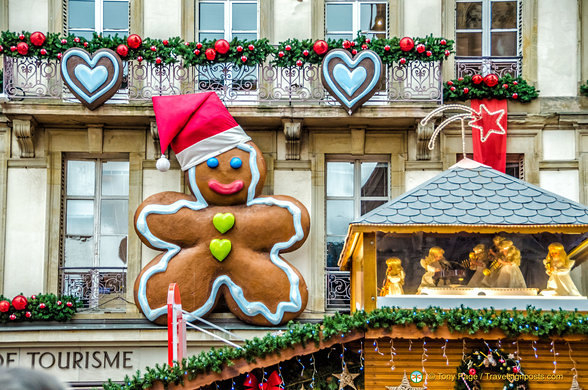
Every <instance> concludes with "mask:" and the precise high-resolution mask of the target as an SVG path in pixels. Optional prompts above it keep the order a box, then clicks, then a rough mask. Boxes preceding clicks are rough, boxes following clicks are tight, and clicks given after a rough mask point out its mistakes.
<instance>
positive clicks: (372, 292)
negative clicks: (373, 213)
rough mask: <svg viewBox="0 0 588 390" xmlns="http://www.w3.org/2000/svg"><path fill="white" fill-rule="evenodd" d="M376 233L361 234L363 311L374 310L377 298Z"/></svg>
mask: <svg viewBox="0 0 588 390" xmlns="http://www.w3.org/2000/svg"><path fill="white" fill-rule="evenodd" d="M376 254H377V251H376V232H366V233H363V299H364V304H363V309H364V310H365V311H372V310H374V309H375V308H376V299H377V297H378V287H377V286H378V284H377V283H378V282H377V276H378V275H377V264H376Z"/></svg>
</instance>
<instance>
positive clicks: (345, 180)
mask: <svg viewBox="0 0 588 390" xmlns="http://www.w3.org/2000/svg"><path fill="white" fill-rule="evenodd" d="M327 196H353V163H352V162H329V163H327Z"/></svg>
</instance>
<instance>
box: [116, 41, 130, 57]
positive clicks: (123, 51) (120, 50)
mask: <svg viewBox="0 0 588 390" xmlns="http://www.w3.org/2000/svg"><path fill="white" fill-rule="evenodd" d="M116 54H118V55H119V56H121V57H126V56H127V54H129V48H128V46H127V45H125V44H123V43H121V44H120V45H118V46H117V47H116Z"/></svg>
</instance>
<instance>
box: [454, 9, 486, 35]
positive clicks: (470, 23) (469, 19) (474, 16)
mask: <svg viewBox="0 0 588 390" xmlns="http://www.w3.org/2000/svg"><path fill="white" fill-rule="evenodd" d="M456 18H457V20H456V25H457V28H458V29H464V28H465V29H469V28H482V3H457V8H456Z"/></svg>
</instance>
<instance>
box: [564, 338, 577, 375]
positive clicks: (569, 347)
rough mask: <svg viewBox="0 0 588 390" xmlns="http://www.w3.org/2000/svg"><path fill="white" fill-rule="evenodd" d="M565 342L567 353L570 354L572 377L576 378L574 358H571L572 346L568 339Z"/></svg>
mask: <svg viewBox="0 0 588 390" xmlns="http://www.w3.org/2000/svg"><path fill="white" fill-rule="evenodd" d="M566 343H567V344H568V354H569V356H570V360H571V361H572V364H573V366H572V370H571V371H572V372H573V373H574V378H576V380H577V379H578V370H577V369H576V361H575V360H574V358H572V346H571V345H570V342H569V341H566Z"/></svg>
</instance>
